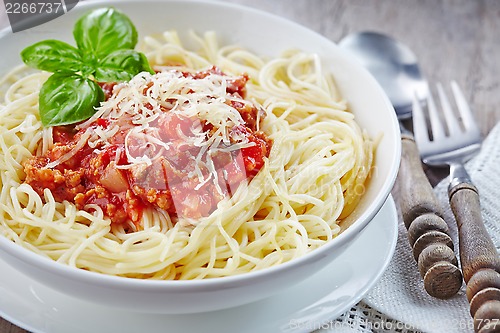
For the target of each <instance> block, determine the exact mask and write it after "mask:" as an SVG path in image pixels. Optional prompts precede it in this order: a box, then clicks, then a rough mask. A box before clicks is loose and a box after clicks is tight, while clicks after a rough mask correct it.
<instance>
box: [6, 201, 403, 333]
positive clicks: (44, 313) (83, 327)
mask: <svg viewBox="0 0 500 333" xmlns="http://www.w3.org/2000/svg"><path fill="white" fill-rule="evenodd" d="M397 223H398V222H397V214H396V208H395V205H394V200H393V199H392V197H389V198H388V199H387V201H386V203H385V204H384V206H383V207H382V209H381V210H380V211H379V213H378V214H377V216H376V217H375V218H374V219H373V220H372V221H371V222H370V223H369V225H368V226H367V227H366V229H365V230H364V231H363V232H362V234H361V235H360V236H359V237H358V238H357V239H356V241H354V242H353V243H352V244H351V245H350V246H349V248H348V249H347V250H346V251H345V253H344V255H342V256H340V257H338V258H337V259H335V260H334V261H332V262H331V263H330V264H329V265H328V266H327V267H325V269H323V270H321V271H320V272H319V273H316V274H315V275H312V276H311V277H309V278H308V279H306V280H304V281H303V282H301V283H299V284H297V285H295V286H293V287H291V288H289V289H286V290H284V291H282V292H280V293H279V294H277V295H274V296H272V297H269V298H267V299H264V300H261V301H258V302H255V303H251V304H248V305H244V306H239V307H236V308H233V309H228V310H220V311H213V312H207V313H198V314H186V315H165V314H147V313H134V312H129V311H123V310H119V309H114V308H110V307H104V306H101V305H98V304H93V303H89V302H85V301H81V300H78V299H76V298H73V297H70V296H67V295H65V294H61V293H58V292H56V291H53V290H52V289H49V288H47V287H45V286H44V285H42V284H40V283H38V282H36V281H35V280H34V279H32V278H30V277H28V276H26V275H24V274H22V273H20V272H18V271H17V270H15V269H13V268H12V267H10V266H9V265H7V264H6V263H4V262H3V261H2V260H0V272H2V274H0V315H1V316H2V317H4V318H5V319H7V320H9V321H11V322H13V323H15V324H17V325H18V326H21V327H23V328H25V329H27V330H29V331H31V332H33V333H68V332H71V333H89V332H92V333H101V332H102V333H115V332H116V333H137V332H147V333H164V332H184V333H190V332H218V333H225V332H227V333H233V332H239V333H254V332H259V333H277V332H290V333H292V332H293V333H298V332H310V331H313V330H315V329H318V328H321V327H322V325H323V324H324V323H325V322H327V321H328V320H332V319H334V318H337V317H338V316H340V315H341V314H342V313H344V312H345V311H346V310H348V309H349V308H350V307H351V306H352V305H354V304H356V303H357V302H358V301H359V300H360V299H361V298H362V297H363V296H364V295H365V294H366V293H367V292H368V291H369V289H370V288H371V287H372V286H373V285H374V284H375V283H376V282H377V281H378V279H379V278H380V276H381V275H382V273H383V271H384V270H385V268H386V267H387V265H388V264H389V261H390V260H391V258H392V255H393V253H394V249H395V246H396V240H397ZM337 267H342V269H341V270H339V269H337ZM325 326H328V325H325ZM330 326H332V325H330Z"/></svg>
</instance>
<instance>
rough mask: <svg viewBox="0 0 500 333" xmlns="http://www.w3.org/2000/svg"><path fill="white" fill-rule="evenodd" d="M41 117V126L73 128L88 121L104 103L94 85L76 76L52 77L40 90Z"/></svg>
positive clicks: (102, 96)
mask: <svg viewBox="0 0 500 333" xmlns="http://www.w3.org/2000/svg"><path fill="white" fill-rule="evenodd" d="M39 96H40V97H39V108H40V117H41V120H42V124H43V125H44V126H57V125H67V124H73V123H76V122H79V121H82V120H85V119H88V118H90V117H91V116H92V115H93V114H94V113H95V110H94V107H96V106H98V105H99V103H100V102H102V101H103V100H104V93H103V91H102V89H101V87H99V85H98V84H97V83H95V82H94V81H92V80H90V79H87V78H84V77H82V76H80V75H78V74H68V73H55V74H52V76H50V77H49V78H48V79H47V81H45V83H44V84H43V86H42V89H41V90H40V95H39Z"/></svg>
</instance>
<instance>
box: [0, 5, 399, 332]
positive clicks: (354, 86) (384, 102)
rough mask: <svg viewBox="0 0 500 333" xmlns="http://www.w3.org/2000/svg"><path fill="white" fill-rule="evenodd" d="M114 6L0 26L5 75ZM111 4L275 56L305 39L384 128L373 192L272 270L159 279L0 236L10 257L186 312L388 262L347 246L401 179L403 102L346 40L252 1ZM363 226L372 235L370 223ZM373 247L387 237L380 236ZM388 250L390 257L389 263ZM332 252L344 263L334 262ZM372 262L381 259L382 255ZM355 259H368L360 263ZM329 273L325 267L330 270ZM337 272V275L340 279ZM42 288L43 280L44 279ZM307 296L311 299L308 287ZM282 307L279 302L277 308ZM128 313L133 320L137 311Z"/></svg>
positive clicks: (100, 292) (130, 304) (90, 291)
mask: <svg viewBox="0 0 500 333" xmlns="http://www.w3.org/2000/svg"><path fill="white" fill-rule="evenodd" d="M108 5H109V2H107V1H106V2H105V1H89V2H80V3H79V4H78V5H77V6H76V7H75V8H74V9H73V10H71V11H70V12H68V13H67V14H65V15H63V16H61V17H59V18H58V19H55V20H53V21H50V22H47V23H46V24H44V25H40V26H37V27H34V28H33V29H29V30H26V31H22V32H19V33H16V34H12V33H11V34H8V33H7V32H6V31H3V32H1V33H0V45H1V46H2V48H3V49H5V50H8V52H4V53H3V54H2V61H0V74H3V73H5V72H6V71H7V70H8V69H10V68H12V67H14V66H16V65H18V64H20V63H21V59H20V58H19V52H20V51H21V50H22V49H23V48H24V47H26V46H27V45H29V44H31V43H34V42H37V41H40V40H43V39H47V38H55V39H62V40H65V41H67V42H69V43H72V44H73V43H74V41H73V37H72V34H71V31H72V27H73V25H74V22H75V21H76V19H77V18H79V17H80V16H81V15H82V14H83V13H84V12H86V11H88V10H90V9H91V8H96V7H102V6H108ZM112 5H113V6H115V7H116V8H118V9H121V10H122V11H123V12H125V13H126V14H127V15H129V16H130V17H131V19H132V21H133V22H134V23H135V25H136V27H137V30H138V32H139V35H140V38H142V37H144V36H145V35H146V34H151V33H159V32H161V31H164V30H169V29H176V30H178V31H179V32H180V35H181V38H182V37H186V34H187V31H188V30H190V29H192V30H194V31H196V32H198V33H200V32H204V31H209V30H212V31H215V32H217V35H218V37H219V40H220V44H221V45H228V44H238V45H240V46H242V47H244V48H246V49H249V50H251V51H254V52H255V53H257V54H259V55H263V56H276V55H278V54H279V53H281V52H283V51H284V50H286V49H290V48H300V49H302V50H304V51H306V52H308V53H313V54H315V55H317V57H318V59H319V60H320V61H321V64H322V68H324V70H325V71H328V72H331V73H332V74H333V76H334V77H335V80H336V83H337V86H338V88H339V91H340V92H341V95H342V96H344V98H346V101H347V103H348V105H349V107H350V109H351V110H352V112H353V113H354V114H355V115H356V117H357V118H356V119H357V121H358V123H359V124H360V126H361V127H362V128H364V129H366V131H367V133H368V134H369V135H370V136H371V137H373V138H375V137H378V136H379V135H380V134H383V135H382V137H381V138H380V141H379V142H378V146H377V150H376V157H375V165H374V167H373V175H372V177H371V179H370V183H369V185H368V186H367V187H366V188H363V190H366V192H365V193H364V195H363V198H362V199H361V201H360V202H359V204H358V206H357V207H356V209H355V210H354V212H353V213H352V214H351V215H350V216H349V217H348V218H347V221H344V223H346V224H349V223H350V222H353V223H352V225H350V226H349V227H348V228H347V229H346V230H345V231H344V232H342V233H341V234H340V235H338V236H337V237H336V238H335V239H333V240H332V241H330V242H328V243H327V244H325V245H324V246H322V247H320V248H318V249H316V250H314V251H310V252H309V253H307V254H306V255H304V256H302V257H301V258H297V259H294V260H291V261H289V262H286V263H283V264H281V265H277V266H275V267H271V268H268V269H263V270H260V271H256V272H250V273H247V274H241V275H237V276H230V277H227V278H220V279H207V280H201V281H200V280H196V281H150V280H140V279H125V278H119V277H116V276H108V275H103V274H98V273H95V272H89V271H85V270H78V269H75V268H72V267H69V266H65V265H62V264H60V263H57V262H54V261H52V260H49V259H47V258H44V257H42V256H39V255H36V254H35V253H33V252H30V251H28V250H26V249H24V248H21V247H19V246H17V245H16V244H13V243H12V242H11V241H9V240H7V239H6V238H4V237H0V255H1V258H2V260H4V261H5V262H9V263H11V264H12V265H15V267H16V269H20V270H22V271H23V272H25V273H26V274H27V275H28V276H31V277H33V278H36V279H37V281H38V282H39V283H44V284H45V285H47V286H50V287H52V288H53V289H54V290H58V291H59V292H65V293H67V294H70V295H73V296H75V297H78V298H79V299H86V300H87V301H93V302H94V303H95V304H96V305H95V306H96V307H98V306H99V304H101V305H104V304H107V306H109V307H113V308H118V307H120V308H122V309H123V310H124V311H143V312H145V313H149V314H150V313H151V312H153V311H155V312H158V313H159V312H164V313H181V314H186V313H194V312H203V311H207V310H215V309H223V308H231V307H234V306H238V305H241V304H247V303H250V302H254V301H257V300H259V299H263V298H264V297H269V296H270V295H271V294H272V293H274V294H278V293H281V295H283V293H284V291H283V290H284V289H285V288H291V286H292V285H293V284H295V283H297V282H299V283H300V282H302V281H303V280H305V279H306V278H308V277H310V276H311V275H312V274H313V272H317V271H318V270H320V269H321V268H323V267H327V266H328V267H334V268H336V269H334V270H333V271H335V272H336V274H337V275H339V276H351V273H352V271H353V270H354V271H356V274H355V275H352V276H353V277H354V278H357V276H366V274H365V273H364V271H365V270H366V271H368V272H370V270H369V268H368V267H369V266H371V267H372V270H371V272H373V271H374V270H377V271H378V270H379V269H380V267H376V266H373V263H369V265H364V264H363V265H360V264H359V262H360V260H361V259H359V258H356V257H354V258H353V257H350V254H348V253H347V252H346V251H345V250H346V249H347V247H348V246H350V245H351V243H352V242H354V241H356V242H359V241H358V240H356V239H357V237H358V236H359V234H360V233H361V232H362V231H363V230H364V228H365V227H366V226H367V225H368V224H369V223H370V221H371V219H372V218H373V217H374V216H375V214H376V213H377V212H378V211H379V209H380V208H381V207H382V205H383V204H384V202H385V201H386V199H387V196H388V195H389V193H390V191H391V188H392V186H393V184H394V180H395V178H396V174H397V170H398V166H399V159H400V144H401V140H400V132H399V127H398V124H397V119H396V116H395V113H394V110H393V108H392V106H391V104H390V102H389V100H388V98H387V96H386V95H385V94H384V92H383V91H382V89H381V88H380V86H379V85H378V83H377V82H376V81H375V79H374V78H373V77H372V76H370V75H369V73H368V72H367V71H366V70H365V69H364V68H363V67H361V66H360V65H358V64H356V63H355V62H353V61H352V60H351V59H349V57H348V56H347V55H346V54H344V53H343V51H342V50H341V49H340V48H339V47H338V46H336V45H335V44H333V43H332V42H331V41H329V40H327V39H326V38H324V37H323V36H320V35H318V34H316V33H315V32H313V31H310V30H308V29H306V28H304V27H301V26H299V25H297V24H296V23H294V22H290V21H287V20H285V19H282V18H279V17H276V16H273V15H270V14H268V13H265V12H260V11H256V10H254V9H250V8H245V7H241V6H234V5H230V4H227V3H221V2H206V1H200V0H192V1H181V0H172V1H154V0H147V1H146V0H145V1H138V0H127V1H113V2H112ZM182 39H183V40H185V39H184V38H182ZM370 230H372V231H371V232H375V231H373V229H370ZM363 233H364V234H366V233H367V231H363ZM374 237H375V236H370V238H374ZM373 246H381V245H378V244H376V243H375V244H373V245H372V247H373ZM375 251H377V250H376V249H374V248H371V247H370V246H368V245H367V246H366V248H365V252H367V253H368V252H375ZM345 253H347V258H350V260H352V262H351V261H349V262H347V263H346V264H345V267H343V265H344V262H345V259H344V254H345ZM369 254H370V255H371V254H372V253H369ZM365 256H366V254H365ZM386 259H387V258H382V259H381V260H383V261H382V263H383V262H384V261H385V260H386ZM332 260H334V262H335V263H337V264H336V265H335V264H332V265H331V264H329V263H330V262H331V261H332ZM373 262H378V264H381V262H380V261H377V260H373ZM356 265H359V266H357V267H354V266H356ZM330 275H332V274H331V272H330ZM368 275H369V274H368ZM321 276H325V275H324V273H323V275H321ZM331 279H332V280H331V281H334V279H335V278H333V277H332V278H331ZM32 285H33V286H35V285H36V284H34V283H33V284H32ZM331 286H332V288H331V289H329V290H333V289H335V288H334V287H335V285H334V284H332V285H331ZM302 287H304V286H303V285H302ZM328 287H330V286H328ZM339 289H342V288H339ZM38 290H44V289H42V288H41V287H40V286H38ZM289 290H298V289H289ZM45 292H46V293H48V292H47V291H45ZM341 292H342V291H341ZM294 293H297V291H294ZM38 294H40V293H38ZM302 296H304V297H303V298H304V299H309V298H308V297H306V296H307V295H302ZM41 299H43V297H42V298H41ZM286 301H288V300H286ZM82 306H83V305H82ZM67 308H68V309H69V307H56V309H58V311H59V313H62V312H64V311H69V310H67ZM88 308H92V307H90V306H88ZM284 308H287V306H284ZM102 311H104V310H103V309H102ZM234 311H236V310H234ZM267 311H268V312H269V311H270V310H269V309H268V310H267ZM275 311H276V310H272V312H273V316H274V315H275V314H274V312H275ZM84 312H85V311H83V312H79V313H84ZM36 313H39V312H36ZM52 315H54V314H52ZM235 315H236V314H235ZM238 315H240V314H238ZM30 316H33V315H30ZM68 317H70V316H69V315H68ZM108 317H109V316H106V317H103V318H108ZM120 317H123V318H126V317H127V315H126V313H125V314H123V313H122V314H121V315H120ZM254 317H255V315H254ZM279 317H280V318H282V317H284V315H280V316H279ZM60 318H63V317H60ZM161 318H163V317H161ZM165 318H177V317H169V316H166V317H165ZM187 318H191V317H186V319H187ZM193 318H195V317H193ZM252 318H253V317H252ZM247 319H248V318H247ZM59 320H60V319H59ZM151 320H152V319H151ZM80 321H86V322H89V319H88V316H82V318H81V320H80ZM120 321H121V322H125V323H126V322H127V321H128V320H127V319H121V320H120ZM127 327H128V326H127ZM183 331H184V330H183ZM66 332H74V331H68V330H66Z"/></svg>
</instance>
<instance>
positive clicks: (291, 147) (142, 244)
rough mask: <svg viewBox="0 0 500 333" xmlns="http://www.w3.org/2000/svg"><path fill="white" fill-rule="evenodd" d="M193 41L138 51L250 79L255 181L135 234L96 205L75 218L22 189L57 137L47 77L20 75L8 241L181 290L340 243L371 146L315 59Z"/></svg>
mask: <svg viewBox="0 0 500 333" xmlns="http://www.w3.org/2000/svg"><path fill="white" fill-rule="evenodd" d="M193 38H194V39H195V40H196V41H197V42H198V43H199V45H200V49H199V50H197V51H191V50H188V49H187V48H185V47H184V46H183V45H182V43H181V41H180V39H179V37H178V35H177V34H176V32H165V33H164V34H163V35H161V36H159V37H153V36H150V37H147V38H146V39H145V40H144V41H143V43H142V46H141V47H142V49H143V50H142V51H143V52H144V53H145V54H146V55H147V56H148V59H149V61H150V63H151V65H152V66H153V68H155V69H156V70H157V71H160V72H161V73H163V72H168V71H172V70H174V71H180V72H183V71H185V72H199V71H205V70H207V69H209V68H212V66H214V65H215V66H217V68H220V69H221V70H222V72H223V73H225V74H227V75H231V76H235V77H237V76H240V75H242V73H246V75H247V76H248V82H246V100H248V101H250V102H251V103H253V105H256V106H258V107H259V108H262V109H263V110H264V111H265V114H266V116H265V118H264V117H263V119H261V120H260V121H259V125H258V126H259V128H258V130H259V131H262V132H263V133H264V134H265V135H266V136H267V138H269V140H270V141H272V148H271V150H270V152H269V154H268V155H269V156H268V157H264V159H263V162H264V164H263V166H262V167H261V168H260V169H259V170H258V172H257V173H256V174H255V175H253V178H252V179H251V180H250V181H249V182H248V183H246V182H245V183H241V184H239V185H238V186H237V188H231V191H230V192H231V193H230V194H231V195H230V196H228V195H225V196H223V197H222V198H221V200H220V201H218V202H217V205H216V207H214V209H213V210H212V211H210V212H209V215H206V216H205V215H203V216H199V217H197V218H196V219H192V218H190V217H189V216H188V217H185V218H184V217H182V216H176V214H173V213H172V212H171V211H170V212H169V211H168V210H165V209H161V207H146V208H144V210H143V211H142V214H141V218H140V220H139V221H138V222H137V221H136V222H137V223H132V222H130V223H112V221H111V219H110V218H109V217H108V216H107V215H106V211H105V210H103V209H102V207H100V206H99V205H91V206H92V207H90V208H91V209H79V208H81V207H77V206H76V205H75V203H73V202H71V201H68V200H63V201H58V200H56V198H55V197H54V194H53V192H52V191H51V190H49V189H45V190H43V191H39V192H37V191H36V190H35V189H34V188H33V187H32V186H31V185H29V184H28V183H26V182H25V179H26V173H25V172H24V168H23V164H24V163H25V162H26V161H27V160H29V159H30V158H33V156H42V155H43V154H46V153H47V152H48V151H49V150H50V149H51V148H52V147H53V146H54V128H52V127H49V128H44V127H43V126H42V124H41V122H40V120H39V115H38V105H37V102H38V92H39V90H40V86H41V85H42V84H43V82H44V81H45V80H46V79H47V77H48V75H47V74H46V73H43V72H34V73H33V72H31V73H27V70H26V68H24V67H21V68H18V69H16V70H14V71H13V72H11V73H10V74H8V75H7V76H6V77H5V78H3V79H2V81H1V82H0V83H1V84H2V86H5V87H7V90H6V92H5V96H4V100H3V101H2V105H1V107H0V154H1V155H2V158H0V171H1V180H0V182H1V192H0V220H1V221H0V232H1V233H2V234H3V235H4V236H5V237H7V238H8V239H11V240H12V241H13V242H15V243H17V244H19V245H21V246H23V247H26V248H28V249H30V250H32V251H34V252H36V253H39V254H41V255H44V256H46V257H49V258H51V259H53V260H55V261H58V262H61V263H64V264H68V265H71V266H74V267H78V268H81V269H86V270H91V271H95V272H100V273H104V274H110V275H119V276H124V277H131V278H141V279H170V280H173V279H203V278H214V277H223V276H231V275H235V274H241V273H245V272H249V271H253V270H259V269H263V268H266V267H270V266H274V265H277V264H280V263H283V262H286V261H289V260H291V259H293V258H297V257H300V256H302V255H304V254H305V253H307V252H309V251H311V250H314V249H315V248H317V247H319V246H321V245H323V244H325V243H326V242H328V241H330V240H331V239H332V238H334V237H335V236H336V235H337V234H338V233H339V232H340V226H339V224H340V223H341V221H342V219H344V218H345V217H346V216H348V215H349V214H350V213H351V212H352V211H353V210H354V208H355V207H356V205H357V203H358V201H359V200H360V198H361V196H362V194H363V188H364V184H365V183H366V181H367V179H368V177H369V174H370V169H371V166H372V164H373V151H374V142H373V141H372V140H371V139H370V138H368V137H367V135H366V134H365V133H364V132H363V131H362V130H361V129H360V128H359V126H358V125H357V123H356V122H355V119H354V115H353V114H352V113H350V112H349V111H348V110H347V107H346V102H345V101H343V100H342V98H341V96H340V95H339V93H338V92H337V90H336V88H335V83H334V80H333V78H332V77H331V76H329V75H328V74H326V73H324V72H323V70H322V68H321V64H320V62H319V60H318V59H317V57H316V56H315V55H311V54H306V53H303V52H299V51H288V52H285V53H284V54H283V55H282V56H280V57H278V58H275V59H272V60H265V59H263V58H261V57H258V56H257V55H255V54H253V53H251V52H249V51H247V50H243V49H241V48H238V47H236V46H225V47H219V46H218V44H217V40H216V36H215V34H213V33H206V34H205V35H204V36H203V37H199V36H197V35H194V34H193ZM104 105H105V103H104V104H103V106H102V107H101V110H102V108H103V107H104ZM99 116H100V114H99V110H98V112H97V113H96V116H95V117H97V118H98V117H99ZM97 118H96V119H97ZM89 121H95V119H91V120H89ZM244 144H245V143H244V142H243V145H244ZM250 146H252V145H250ZM242 147H245V146H242ZM200 156H201V155H200ZM193 172H194V171H193ZM200 179H202V180H203V179H204V177H201V178H200ZM87 208H88V207H87Z"/></svg>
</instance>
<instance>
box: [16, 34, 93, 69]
mask: <svg viewBox="0 0 500 333" xmlns="http://www.w3.org/2000/svg"><path fill="white" fill-rule="evenodd" d="M21 58H22V59H23V61H24V62H25V63H26V64H27V65H28V66H30V67H34V68H38V69H41V70H44V71H48V72H57V71H72V72H77V71H80V70H82V69H84V67H85V65H84V62H83V59H82V57H81V55H80V52H79V51H78V49H77V48H75V47H73V46H71V45H69V44H67V43H65V42H61V41H58V40H45V41H42V42H39V43H36V44H33V45H31V46H28V47H27V48H25V49H24V50H22V51H21Z"/></svg>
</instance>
